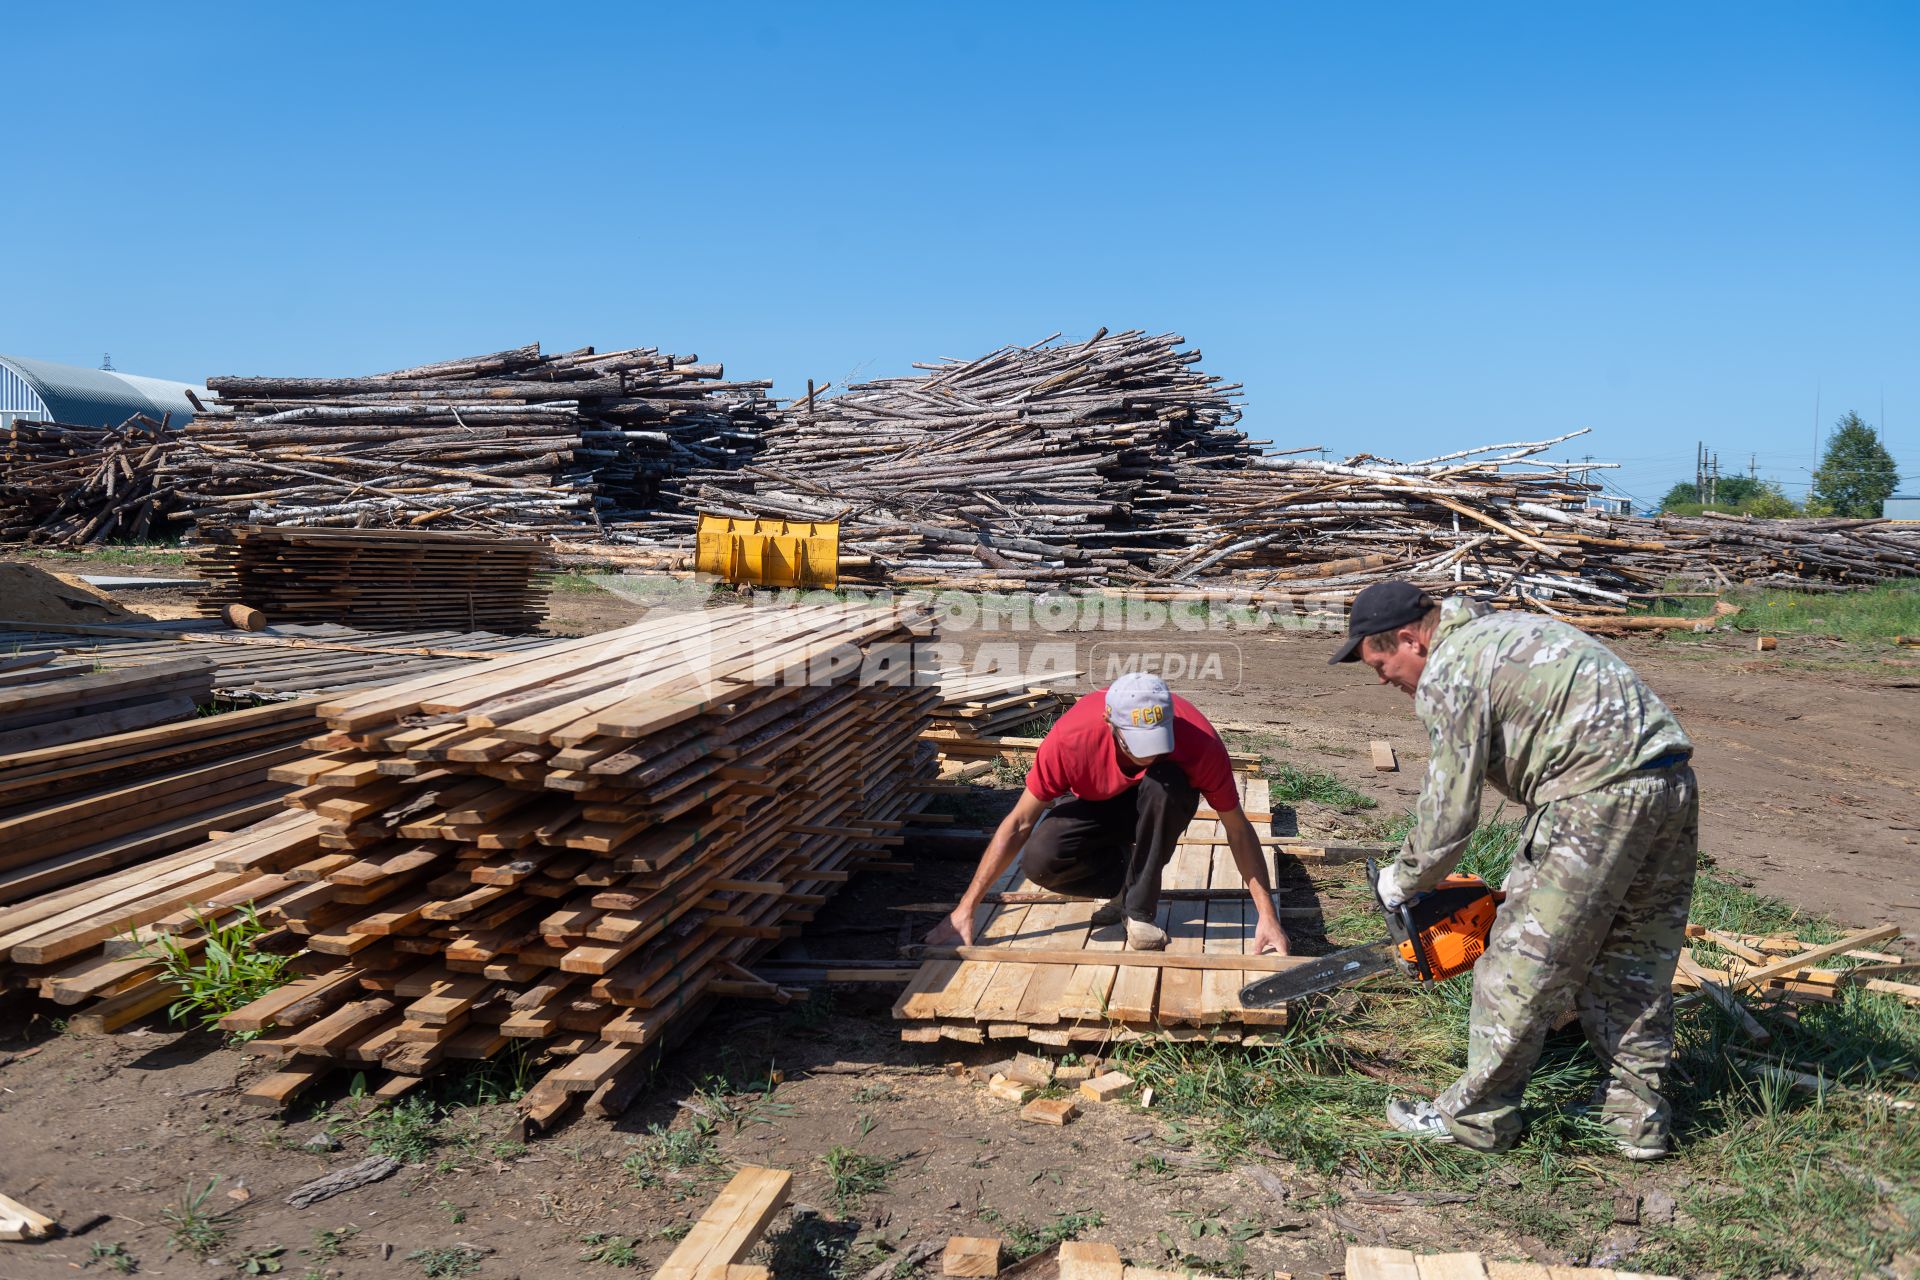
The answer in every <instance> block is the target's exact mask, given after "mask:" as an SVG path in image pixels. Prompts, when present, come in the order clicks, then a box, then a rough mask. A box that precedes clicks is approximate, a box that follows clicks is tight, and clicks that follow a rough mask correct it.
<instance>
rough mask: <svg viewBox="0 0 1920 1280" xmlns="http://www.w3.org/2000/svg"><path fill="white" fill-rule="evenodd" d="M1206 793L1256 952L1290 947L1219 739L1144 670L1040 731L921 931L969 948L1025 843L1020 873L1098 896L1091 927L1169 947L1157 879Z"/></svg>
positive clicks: (1144, 946) (1144, 947)
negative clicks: (941, 913) (964, 867)
mask: <svg viewBox="0 0 1920 1280" xmlns="http://www.w3.org/2000/svg"><path fill="white" fill-rule="evenodd" d="M1202 796H1205V797H1206V800H1207V803H1208V804H1209V805H1211V806H1212V807H1213V810H1214V812H1215V813H1218V814H1219V815H1220V825H1221V826H1222V827H1224V828H1225V829H1226V832H1227V844H1228V847H1229V848H1231V849H1232V851H1233V862H1234V865H1235V866H1236V867H1238V868H1239V871H1240V875H1241V878H1242V879H1243V880H1244V881H1245V882H1246V886H1247V892H1248V893H1249V894H1250V895H1252V897H1253V906H1254V911H1255V912H1256V913H1257V914H1258V915H1259V925H1258V927H1257V928H1256V929H1255V930H1254V935H1253V936H1254V943H1255V946H1254V950H1255V952H1256V953H1258V952H1262V951H1268V950H1272V951H1277V952H1279V953H1280V954H1281V955H1286V954H1287V934H1286V930H1284V929H1282V928H1281V927H1280V917H1279V915H1278V914H1277V913H1276V912H1275V911H1274V908H1273V891H1272V888H1271V887H1270V886H1269V885H1268V883H1267V872H1266V859H1265V857H1264V856H1263V854H1262V851H1261V848H1260V838H1259V837H1258V836H1257V835H1256V834H1255V833H1254V830H1253V824H1252V823H1251V822H1249V821H1247V815H1246V813H1245V812H1244V811H1243V810H1242V809H1241V808H1240V798H1239V796H1238V795H1237V794H1236V793H1235V791H1234V785H1233V766H1232V763H1231V762H1230V761H1229V760H1228V758H1227V747H1226V744H1225V743H1223V742H1221V741H1220V735H1219V734H1218V733H1216V732H1215V731H1214V728H1213V726H1212V725H1211V724H1208V723H1207V718H1206V717H1205V716H1203V715H1201V714H1200V712H1199V711H1198V710H1196V709H1195V708H1194V705H1193V704H1192V703H1191V702H1188V701H1187V700H1186V699H1185V698H1178V697H1175V696H1174V695H1173V693H1172V692H1171V691H1170V690H1168V688H1167V685H1166V682H1165V681H1163V680H1161V679H1160V678H1159V677H1158V676H1153V675H1148V674H1146V673H1144V672H1133V673H1130V674H1128V675H1124V676H1121V677H1120V678H1119V679H1118V680H1116V681H1114V682H1113V684H1112V685H1110V686H1109V687H1108V688H1106V689H1102V690H1099V691H1097V692H1094V693H1090V694H1088V695H1087V696H1086V697H1084V698H1081V699H1080V700H1079V701H1078V702H1077V703H1075V704H1074V706H1073V709H1072V710H1070V711H1068V712H1067V713H1066V714H1065V715H1063V716H1061V717H1060V719H1059V720H1058V721H1057V722H1056V723H1055V724H1054V726H1053V728H1052V729H1051V730H1049V731H1048V733H1047V736H1046V739H1045V741H1043V742H1042V743H1041V744H1040V750H1039V751H1038V752H1036V753H1035V755H1034V761H1033V769H1032V770H1031V771H1030V772H1029V773H1028V774H1027V785H1026V788H1025V789H1024V790H1023V791H1022V792H1021V793H1020V799H1019V801H1018V802H1017V803H1016V804H1015V805H1014V807H1013V812H1012V813H1009V814H1008V815H1007V816H1006V818H1004V819H1003V820H1002V821H1001V823H1000V827H999V829H998V830H997V831H995V832H994V833H993V839H992V840H991V841H989V842H988V844H987V850H986V852H985V853H984V854H982V855H981V857H980V865H979V867H978V868H976V869H975V871H974V873H973V882H972V883H971V884H969V885H968V886H967V892H966V894H965V895H964V896H963V897H962V898H961V899H960V905H959V906H957V907H955V908H954V910H953V912H952V914H951V915H949V916H948V917H947V918H946V920H944V921H942V922H941V923H940V924H939V925H938V926H936V927H935V928H934V930H933V932H932V933H931V934H930V935H929V936H928V938H927V941H929V942H931V943H934V944H935V945H951V944H952V943H954V942H956V941H957V942H959V943H960V944H961V945H963V946H971V945H972V944H973V931H974V915H975V913H976V912H977V911H978V909H979V906H980V904H981V902H982V901H983V900H984V899H985V898H986V895H987V892H988V890H989V889H991V888H992V886H993V884H994V882H995V881H997V880H998V879H999V878H1000V876H1001V874H1002V873H1003V872H1005V871H1006V869H1007V866H1008V865H1009V864H1010V863H1011V862H1012V861H1013V860H1014V858H1016V857H1019V856H1021V855H1022V853H1023V852H1024V854H1025V858H1024V860H1023V863H1022V867H1021V869H1022V870H1023V871H1024V872H1025V873H1026V876H1027V879H1029V880H1031V881H1033V882H1034V883H1035V884H1037V885H1040V886H1042V887H1043V888H1046V889H1051V890H1053V891H1055V892H1058V893H1070V894H1074V895H1076V896H1080V897H1090V898H1092V897H1098V898H1106V899H1107V900H1108V901H1107V902H1106V903H1105V904H1104V905H1103V906H1101V907H1100V908H1099V909H1098V910H1097V911H1095V912H1094V913H1093V923H1094V924H1095V925H1096V926H1102V927H1104V926H1109V925H1116V924H1119V923H1120V922H1121V921H1122V920H1124V921H1125V922H1126V928H1127V946H1128V947H1130V948H1132V949H1133V950H1136V951H1158V950H1160V949H1161V948H1162V947H1165V946H1166V945H1167V934H1166V931H1165V930H1164V929H1162V928H1161V927H1160V926H1159V925H1158V924H1157V923H1155V916H1156V915H1157V914H1158V910H1159V905H1160V877H1161V874H1162V873H1163V872H1164V871H1165V870H1166V866H1167V860H1168V859H1169V858H1171V857H1172V856H1173V850H1174V847H1175V846H1176V845H1177V844H1178V843H1179V842H1180V835H1181V833H1182V832H1184V831H1185V830H1186V827H1187V823H1188V822H1189V821H1191V820H1192V818H1193V815H1194V812H1195V810H1197V809H1198V808H1199V807H1200V798H1201V797H1202ZM1067 797H1071V798H1067ZM1056 802H1059V803H1056ZM1050 807H1051V811H1049V808H1050ZM1042 818H1045V821H1044V822H1043V821H1041V819H1042Z"/></svg>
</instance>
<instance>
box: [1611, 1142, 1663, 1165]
mask: <svg viewBox="0 0 1920 1280" xmlns="http://www.w3.org/2000/svg"><path fill="white" fill-rule="evenodd" d="M1613 1149H1614V1150H1615V1151H1618V1152H1619V1153H1620V1154H1621V1155H1622V1156H1625V1157H1626V1158H1627V1159H1629V1160H1665V1159H1666V1158H1667V1157H1668V1156H1670V1155H1672V1154H1673V1147H1672V1146H1670V1145H1669V1144H1667V1143H1664V1142H1663V1143H1661V1144H1660V1145H1658V1146H1644V1145H1642V1144H1641V1143H1638V1142H1628V1141H1627V1140H1626V1139H1625V1138H1615V1139H1614V1140H1613Z"/></svg>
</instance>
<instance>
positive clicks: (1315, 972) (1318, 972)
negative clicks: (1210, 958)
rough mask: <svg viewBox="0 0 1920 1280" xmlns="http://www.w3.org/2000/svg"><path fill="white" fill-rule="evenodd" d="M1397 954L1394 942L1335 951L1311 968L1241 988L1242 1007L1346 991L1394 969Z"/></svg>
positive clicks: (1302, 967) (1262, 1006) (1301, 967)
mask: <svg viewBox="0 0 1920 1280" xmlns="http://www.w3.org/2000/svg"><path fill="white" fill-rule="evenodd" d="M1393 952H1394V946H1393V940H1392V939H1391V938H1382V939H1380V941H1378V942H1369V943H1366V944H1365V945H1364V946H1358V947H1348V948H1347V949H1346V950H1344V951H1335V952H1333V953H1332V954H1331V955H1324V956H1320V957H1319V958H1317V959H1315V960H1314V961H1312V962H1311V963H1309V964H1303V965H1296V966H1295V967H1293V968H1291V969H1287V970H1285V971H1283V972H1280V973H1275V974H1270V975H1269V976H1267V977H1264V978H1261V979H1260V980H1259V981H1257V982H1249V983H1248V984H1247V985H1246V986H1244V987H1242V988H1240V1003H1241V1004H1243V1005H1247V1006H1250V1007H1252V1008H1255V1009H1267V1008H1272V1007H1273V1006H1274V1005H1277V1004H1285V1003H1286V1002H1287V1001H1289V1000H1298V999H1299V998H1300V997H1302V996H1310V995H1314V994H1316V993H1317V992H1321V991H1331V990H1333V989H1334V988H1335V987H1344V986H1346V985H1347V984H1348V983H1350V982H1358V981H1360V980H1361V979H1362V978H1370V977H1372V976H1373V975H1374V974H1376V973H1384V972H1386V971H1387V970H1389V969H1391V968H1393V967H1394V958H1393Z"/></svg>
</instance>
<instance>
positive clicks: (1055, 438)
mask: <svg viewBox="0 0 1920 1280" xmlns="http://www.w3.org/2000/svg"><path fill="white" fill-rule="evenodd" d="M1183 342H1185V339H1184V338H1181V337H1179V336H1178V335H1175V334H1163V335H1159V336H1150V335H1148V334H1146V333H1143V332H1140V331H1137V330H1136V331H1129V332H1126V333H1117V334H1109V333H1107V331H1106V330H1104V329H1102V330H1101V331H1100V332H1099V333H1097V334H1095V335H1094V336H1093V337H1092V338H1091V339H1089V340H1087V341H1085V342H1072V343H1055V342H1053V341H1052V340H1051V339H1049V340H1048V341H1047V342H1043V343H1037V344H1035V345H1033V346H1026V347H1002V348H1001V349H1000V350H998V351H993V352H990V353H988V354H987V355H984V356H981V357H980V358H978V359H975V360H966V361H961V360H947V361H942V362H940V363H938V364H931V365H919V366H917V367H918V368H922V369H925V370H927V371H928V372H926V373H925V374H924V375H921V376H918V377H909V378H884V379H880V380H878V381H874V382H867V383H862V384H859V385H857V386H853V387H850V388H848V389H847V390H846V391H844V392H842V393H841V394H839V395H836V396H832V397H825V398H818V399H816V398H815V397H814V396H812V395H809V396H808V397H807V398H806V399H805V400H801V401H795V402H794V403H793V404H792V405H791V406H789V412H790V415H791V421H790V422H788V423H786V424H784V425H781V426H779V427H776V428H772V429H769V431H768V432H767V440H768V443H769V446H770V447H769V449H768V451H767V452H766V454H765V455H763V456H762V457H761V458H759V459H756V460H755V461H754V462H753V463H752V464H751V465H750V466H748V467H747V468H745V469H743V470H740V471H736V472H731V473H727V474H722V475H707V474H702V475H699V476H696V477H694V478H693V479H692V480H690V481H689V487H690V488H692V487H695V486H697V492H698V497H699V502H700V507H701V509H702V510H704V511H712V512H715V513H717V514H723V515H736V516H773V517H784V518H788V519H800V520H833V519H838V520H840V521H841V522H842V524H841V546H842V549H843V550H845V551H848V552H850V553H853V554H857V555H867V556H871V557H872V558H873V561H874V563H875V564H876V565H877V566H880V567H882V568H883V569H884V570H885V573H886V576H887V578H888V579H889V580H890V581H892V582H895V583H899V584H937V583H946V582H955V583H959V584H962V585H967V586H1009V587H1017V588H1024V587H1046V586H1056V587H1057V586H1065V585H1070V584H1074V583H1088V582H1099V581H1104V580H1106V578H1107V577H1108V576H1109V575H1112V574H1116V573H1119V574H1124V573H1125V571H1128V570H1137V569H1138V568H1139V567H1140V566H1142V565H1144V564H1145V563H1147V562H1148V561H1149V560H1150V559H1151V558H1152V557H1153V556H1154V555H1155V554H1156V553H1158V552H1161V551H1164V550H1166V549H1168V548H1177V547H1180V546H1184V545H1186V539H1187V538H1188V537H1189V536H1190V533H1191V530H1189V529H1188V528H1187V527H1186V526H1188V525H1189V524H1191V517H1190V513H1189V511H1188V510H1187V508H1188V507H1189V506H1190V500H1189V499H1188V497H1187V494H1186V491H1187V489H1188V487H1189V486H1190V484H1191V482H1192V480H1193V478H1194V477H1195V476H1196V475H1197V474H1198V473H1200V472H1203V471H1205V470H1207V469H1208V468H1211V467H1218V466H1226V465H1231V464H1233V463H1234V462H1236V461H1238V460H1241V459H1244V458H1246V457H1247V456H1249V454H1250V453H1251V450H1252V446H1251V445H1249V444H1248V442H1247V438H1246V436H1245V434H1244V433H1242V432H1240V431H1238V430H1236V429H1234V426H1233V424H1234V423H1235V422H1236V421H1237V420H1238V419H1239V416H1240V412H1239V410H1238V408H1236V407H1235V406H1234V403H1233V397H1234V396H1235V395H1237V394H1238V388H1237V387H1234V386H1229V385H1225V384H1223V383H1222V382H1221V380H1220V379H1219V378H1216V377H1213V376H1211V375H1208V374H1205V373H1202V372H1200V371H1199V370H1198V369H1197V368H1195V367H1194V366H1195V364H1196V363H1197V362H1198V361H1199V359H1200V353H1199V352H1198V351H1188V350H1182V349H1181V344H1182V343H1183Z"/></svg>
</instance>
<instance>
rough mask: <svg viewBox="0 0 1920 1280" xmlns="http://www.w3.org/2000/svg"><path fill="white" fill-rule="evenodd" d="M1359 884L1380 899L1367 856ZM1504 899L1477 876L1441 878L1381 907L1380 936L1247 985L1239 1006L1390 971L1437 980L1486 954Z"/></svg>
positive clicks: (1463, 969)
mask: <svg viewBox="0 0 1920 1280" xmlns="http://www.w3.org/2000/svg"><path fill="white" fill-rule="evenodd" d="M1367 879H1368V880H1370V881H1371V882H1372V884H1373V897H1374V901H1375V902H1379V901H1380V872H1379V868H1378V867H1376V866H1375V865H1374V862H1373V859H1371V858H1369V859H1367ZM1506 898H1507V895H1506V894H1504V893H1502V892H1501V891H1500V890H1498V889H1491V888H1488V887H1487V882H1486V881H1484V880H1482V879H1481V878H1480V877H1479V876H1468V875H1457V876H1448V877H1447V878H1446V879H1445V880H1442V881H1441V882H1440V883H1439V884H1438V885H1437V886H1435V887H1434V888H1433V889H1431V890H1429V891H1428V892H1426V893H1417V894H1415V895H1414V896H1413V897H1411V898H1409V899H1407V901H1405V902H1403V903H1401V904H1400V905H1399V906H1397V907H1394V908H1392V909H1390V910H1389V909H1387V908H1386V906H1385V904H1384V903H1382V906H1381V909H1382V910H1383V911H1385V913H1386V917H1387V935H1388V936H1387V937H1385V938H1382V939H1381V940H1380V941H1378V942H1368V943H1365V944H1363V945H1361V946H1357V947H1348V948H1346V949H1345V950H1344V951H1335V952H1333V953H1332V954H1331V955H1325V956H1316V957H1315V958H1314V959H1312V960H1310V961H1308V962H1307V963H1305V964H1300V965H1296V966H1294V967H1293V968H1291V969H1287V970H1285V971H1284V972H1281V973H1276V974H1272V975H1270V976H1268V977H1265V978H1261V979H1260V980H1259V981H1257V982H1249V983H1248V984H1247V985H1246V986H1244V987H1242V988H1240V1003H1241V1004H1243V1005H1249V1006H1252V1007H1253V1008H1268V1007H1271V1006H1273V1005H1277V1004H1285V1003H1286V1002H1287V1001H1289V1000H1298V999H1300V997H1302V996H1310V995H1313V994H1315V993H1316V992H1320V991H1331V990H1333V989H1334V988H1335V987H1344V986H1346V985H1348V984H1349V983H1354V982H1359V981H1360V980H1362V979H1363V978H1371V977H1373V976H1374V975H1375V974H1377V973H1385V972H1386V971H1387V970H1389V969H1394V968H1398V969H1399V970H1400V971H1401V972H1402V973H1405V974H1406V975H1407V976H1408V977H1410V978H1413V979H1414V980H1415V981H1417V982H1445V981H1446V980H1447V979H1448V978H1451V977H1455V976H1456V975H1458V974H1462V973H1465V972H1466V971H1467V970H1469V969H1471V968H1473V962H1474V961H1476V960H1478V959H1479V958H1480V955H1481V953H1482V952H1484V951H1485V950H1486V949H1487V938H1488V937H1489V936H1490V935H1491V934H1492V933H1493V919H1494V915H1495V913H1496V912H1497V911H1498V909H1499V906H1500V904H1501V903H1502V902H1504V901H1506Z"/></svg>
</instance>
